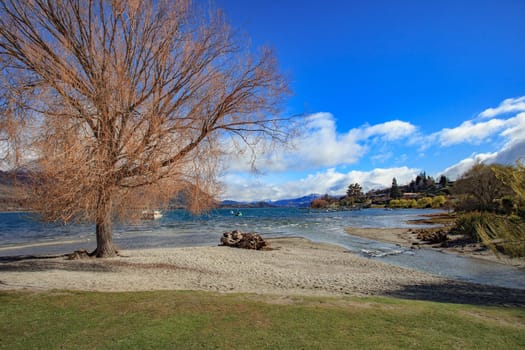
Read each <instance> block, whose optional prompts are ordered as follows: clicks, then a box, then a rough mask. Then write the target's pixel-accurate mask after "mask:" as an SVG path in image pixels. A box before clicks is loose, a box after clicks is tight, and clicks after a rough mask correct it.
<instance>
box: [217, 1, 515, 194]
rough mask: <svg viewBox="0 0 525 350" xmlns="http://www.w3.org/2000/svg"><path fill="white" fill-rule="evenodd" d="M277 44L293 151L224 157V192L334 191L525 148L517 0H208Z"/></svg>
mask: <svg viewBox="0 0 525 350" xmlns="http://www.w3.org/2000/svg"><path fill="white" fill-rule="evenodd" d="M215 5H216V6H217V7H219V8H222V9H223V10H224V11H225V13H226V16H227V18H228V20H229V22H230V23H231V24H232V25H233V27H234V28H236V29H238V30H240V31H241V32H242V33H246V34H248V35H249V36H250V37H251V40H252V45H253V47H259V46H262V45H268V46H271V47H273V48H274V49H275V52H276V55H277V57H278V60H279V62H280V66H281V68H282V70H283V71H284V72H286V73H287V74H288V75H289V76H290V80H291V88H292V90H293V93H294V95H293V96H292V97H291V98H290V99H289V100H288V102H287V104H286V106H285V108H286V113H288V114H295V113H301V114H304V115H305V123H306V126H305V127H304V131H305V133H304V134H303V135H302V136H301V137H300V138H298V139H297V140H295V142H294V144H295V146H296V147H295V149H294V150H277V151H275V152H274V153H273V154H269V155H265V156H261V157H260V158H259V161H258V164H257V166H258V168H259V170H260V171H261V174H258V175H254V174H251V173H250V172H249V169H248V167H247V166H246V161H245V160H242V159H237V160H230V163H229V164H228V166H227V171H226V172H225V174H224V175H223V176H222V181H223V182H224V183H225V191H224V193H223V195H222V197H223V198H229V199H238V200H268V199H282V198H290V197H297V196H301V195H305V194H308V193H312V192H315V193H329V194H342V193H344V192H345V190H346V187H347V186H348V185H349V184H350V183H352V182H360V183H361V184H362V185H363V187H364V188H365V189H367V190H368V189H371V188H378V187H382V186H388V185H389V184H390V183H391V181H392V177H394V176H395V177H396V178H397V179H398V183H404V182H408V181H409V180H410V179H411V178H413V177H414V176H415V175H416V174H417V173H419V172H420V171H426V172H427V173H428V174H430V175H432V176H438V175H439V174H443V173H444V174H446V175H449V176H450V177H455V176H457V175H458V174H460V173H462V172H463V171H465V170H466V169H467V168H468V166H470V165H472V164H473V163H474V162H475V161H486V162H513V161H514V160H515V159H517V158H519V157H525V97H523V96H525V64H524V62H525V24H524V20H523V18H525V1H523V0H514V1H510V0H498V1H483V0H478V1H461V0H456V1H449V0H440V1H403V0H399V1H380V0H367V1H342V0H339V1H336V0H325V1H322V2H319V1H294V0H280V1H241V0H216V1H215Z"/></svg>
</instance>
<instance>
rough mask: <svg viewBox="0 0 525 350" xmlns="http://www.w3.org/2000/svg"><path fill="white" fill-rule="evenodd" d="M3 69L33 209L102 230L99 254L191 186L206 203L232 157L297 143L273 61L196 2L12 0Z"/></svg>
mask: <svg viewBox="0 0 525 350" xmlns="http://www.w3.org/2000/svg"><path fill="white" fill-rule="evenodd" d="M0 67H1V68H0V69H1V70H2V76H1V78H0V79H1V81H0V91H1V94H0V99H1V101H0V103H1V106H2V112H3V113H2V116H0V118H1V120H0V121H1V122H4V121H7V120H8V118H9V121H13V122H14V123H15V124H17V126H18V127H20V126H23V125H22V124H24V125H26V126H28V127H30V128H29V129H25V134H24V133H22V132H19V133H17V135H25V136H26V137H27V138H25V139H24V142H27V147H28V148H27V149H26V150H25V152H26V156H28V157H29V159H30V160H31V161H32V162H31V163H30V164H28V165H27V166H26V168H27V169H28V170H30V171H32V173H33V174H34V175H35V178H34V180H33V182H32V183H33V184H35V185H36V186H35V188H34V193H33V196H34V197H33V198H34V201H33V202H34V203H35V205H34V208H33V209H35V210H36V211H38V212H40V213H41V214H42V216H41V217H42V218H44V219H46V220H50V221H63V222H69V221H87V222H92V223H94V224H95V225H96V237H97V248H96V250H95V251H94V252H93V254H95V255H96V256H98V257H108V256H113V255H115V254H116V251H115V247H114V245H113V238H112V237H113V236H112V223H113V221H114V220H115V219H118V218H125V217H129V216H130V215H133V213H134V212H135V213H136V212H137V210H139V212H140V209H141V208H148V207H157V206H161V205H163V204H166V203H167V200H169V199H170V198H172V196H173V195H174V194H176V193H180V192H185V193H186V198H187V199H189V201H190V204H189V208H190V210H192V211H194V212H198V211H200V210H202V209H205V208H206V207H209V206H210V205H211V204H212V202H213V198H214V195H215V194H216V193H217V191H218V190H219V189H220V186H219V185H218V183H217V181H216V176H217V174H218V166H219V164H218V159H219V157H220V156H221V155H222V154H223V153H224V152H225V151H228V150H230V151H231V149H232V148H234V149H235V148H236V147H235V145H239V144H244V145H247V146H248V147H247V148H248V149H252V150H254V149H256V146H257V149H259V146H260V145H261V143H265V142H268V144H272V143H274V142H286V140H287V137H288V135H289V128H288V127H289V126H290V125H291V124H290V123H288V121H289V120H286V119H285V118H280V117H278V113H279V106H280V103H281V102H282V99H283V98H284V97H285V96H286V95H287V94H288V87H287V81H286V79H285V78H284V77H283V76H282V75H281V74H280V73H279V71H278V67H277V63H276V60H275V57H274V55H273V53H272V52H271V51H270V50H268V49H262V50H261V51H260V53H259V54H252V53H250V49H249V48H248V47H247V44H246V43H244V42H243V41H242V40H241V39H240V37H239V36H235V35H233V34H232V31H231V30H230V28H229V26H228V24H227V23H226V22H225V20H224V18H223V16H222V15H221V13H220V11H217V12H215V13H213V12H212V11H203V12H200V11H199V10H198V9H197V8H196V7H195V5H193V4H192V2H191V1H185V0H179V1H168V0H145V1H131V0H129V1H125V0H121V1H119V0H115V1H106V0H93V1H83V0H62V1H46V0H32V1H22V0H0ZM28 120H29V122H28ZM1 122H0V126H1V124H2V123H1ZM15 124H13V125H15ZM9 125H11V124H9ZM9 131H10V132H11V134H9V135H14V134H13V132H12V130H9ZM0 136H1V135H0ZM11 139H15V138H11ZM29 141H30V142H29ZM29 146H30V148H29ZM13 149H15V148H13ZM132 209H137V210H135V211H133V210H132Z"/></svg>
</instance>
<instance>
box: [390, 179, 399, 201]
mask: <svg viewBox="0 0 525 350" xmlns="http://www.w3.org/2000/svg"><path fill="white" fill-rule="evenodd" d="M390 198H392V199H399V198H401V192H400V191H399V186H398V185H397V180H396V178H395V177H394V178H393V179H392V187H390Z"/></svg>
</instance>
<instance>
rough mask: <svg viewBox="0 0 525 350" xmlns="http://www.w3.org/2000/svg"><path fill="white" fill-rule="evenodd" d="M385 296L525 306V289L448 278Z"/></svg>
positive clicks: (388, 292) (406, 288) (406, 287)
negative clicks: (440, 281) (441, 281)
mask: <svg viewBox="0 0 525 350" xmlns="http://www.w3.org/2000/svg"><path fill="white" fill-rule="evenodd" d="M383 295H385V296H390V297H395V298H401V299H409V300H425V301H435V302H443V303H453V304H470V305H478V306H509V307H525V289H513V288H504V287H497V286H489V285H482V284H477V283H469V282H461V281H452V280H448V281H445V282H443V283H435V284H414V285H407V286H405V287H404V288H402V289H398V290H391V291H387V292H385V293H383Z"/></svg>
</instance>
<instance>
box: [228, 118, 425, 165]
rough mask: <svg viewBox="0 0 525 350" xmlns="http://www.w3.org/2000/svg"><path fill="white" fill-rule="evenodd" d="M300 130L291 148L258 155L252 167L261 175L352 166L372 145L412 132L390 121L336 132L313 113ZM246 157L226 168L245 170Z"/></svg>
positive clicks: (236, 157)
mask: <svg viewBox="0 0 525 350" xmlns="http://www.w3.org/2000/svg"><path fill="white" fill-rule="evenodd" d="M300 129H301V130H300V134H299V135H298V136H297V137H295V138H294V139H293V140H291V144H292V145H293V147H287V148H277V149H274V150H272V152H271V153H266V154H263V155H260V156H259V158H258V159H257V161H256V168H257V169H259V170H261V171H262V172H263V173H265V172H285V171H289V170H293V171H299V170H305V169H321V168H327V167H333V166H338V165H349V164H355V163H356V162H357V161H359V160H360V159H361V158H362V157H363V156H365V155H366V154H367V153H368V151H369V149H370V146H371V145H372V144H373V145H374V146H377V145H381V144H388V143H391V142H394V141H399V140H402V139H403V138H406V137H408V136H409V135H411V134H412V133H414V132H415V130H416V127H415V126H414V125H412V124H410V123H408V122H404V121H400V120H393V121H388V122H385V123H381V124H376V125H363V126H361V127H358V128H354V129H350V130H349V131H348V132H345V133H340V132H338V131H337V125H336V119H335V118H334V116H333V115H332V114H330V113H316V114H312V115H309V116H307V117H306V118H305V119H304V123H303V125H302V126H301V128H300ZM259 153H260V154H261V153H263V152H259ZM248 156H249V152H238V154H237V155H233V157H232V158H231V159H229V160H228V162H229V163H228V164H227V165H226V168H227V169H230V170H233V171H248V170H249V166H250V160H249V159H248V158H246V157H248Z"/></svg>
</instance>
